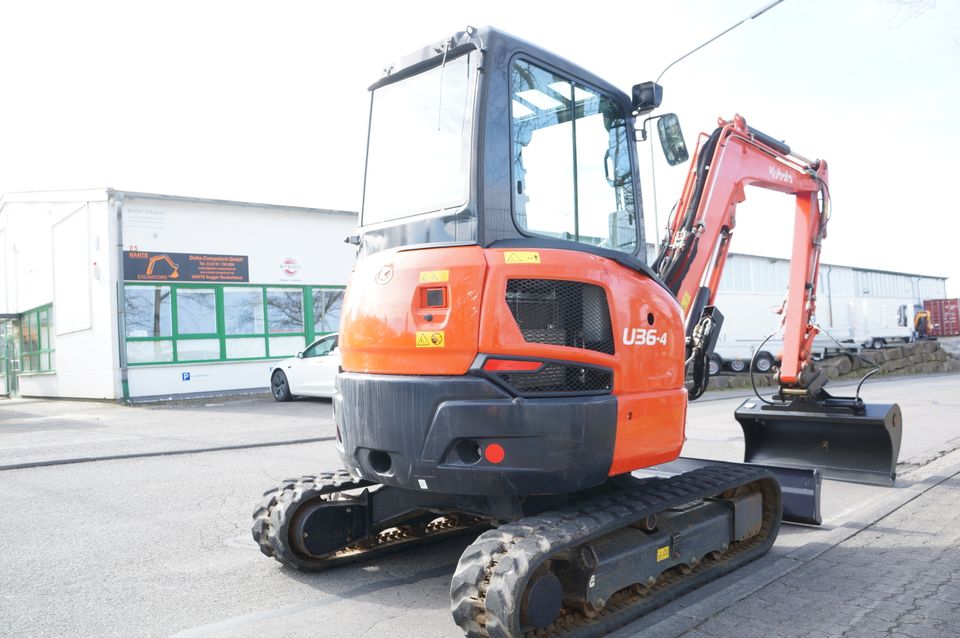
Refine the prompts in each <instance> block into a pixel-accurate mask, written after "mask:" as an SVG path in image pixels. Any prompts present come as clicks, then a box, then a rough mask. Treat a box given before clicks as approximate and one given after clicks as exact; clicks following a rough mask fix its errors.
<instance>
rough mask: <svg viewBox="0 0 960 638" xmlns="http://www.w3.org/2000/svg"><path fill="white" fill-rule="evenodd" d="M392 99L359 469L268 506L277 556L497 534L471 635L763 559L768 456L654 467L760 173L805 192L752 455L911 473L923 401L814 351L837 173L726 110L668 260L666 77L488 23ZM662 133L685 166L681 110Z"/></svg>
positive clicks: (482, 572)
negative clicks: (646, 185)
mask: <svg viewBox="0 0 960 638" xmlns="http://www.w3.org/2000/svg"><path fill="white" fill-rule="evenodd" d="M371 92H372V106H371V114H370V123H369V137H368V148H367V164H366V179H365V187H364V202H363V211H362V219H361V228H360V233H359V234H358V235H357V236H355V237H352V238H350V239H351V241H353V242H354V243H356V244H357V245H358V246H359V255H358V261H357V264H356V268H355V270H354V273H353V277H352V279H351V282H350V285H349V288H348V289H347V293H346V298H345V301H344V306H343V312H342V323H341V334H340V348H341V351H342V356H343V370H344V372H343V373H342V374H341V375H340V376H339V378H338V381H337V393H336V396H335V398H334V410H335V420H336V427H337V447H338V449H339V451H340V455H341V457H342V460H343V462H344V464H345V467H346V469H345V470H340V471H336V472H329V473H325V474H320V475H317V476H307V477H302V478H299V479H293V480H290V481H285V482H283V483H282V484H281V485H279V486H278V487H277V488H275V489H274V490H271V491H269V492H267V493H266V494H265V499H264V501H263V502H262V504H261V505H260V506H259V507H258V508H257V510H256V511H255V513H254V525H253V536H254V538H255V540H256V541H257V542H258V543H259V545H260V548H261V549H262V551H263V552H264V553H265V554H267V555H268V556H273V557H274V558H276V559H277V560H278V561H280V562H281V563H283V564H284V565H287V566H290V567H293V568H296V569H301V570H320V569H326V568H328V567H332V566H335V565H339V564H343V563H346V562H351V561H354V560H358V559H365V558H368V557H374V556H377V555H380V554H381V553H384V552H388V551H393V550H396V549H399V548H401V547H404V546H411V545H415V544H419V543H423V542H432V541H433V539H437V538H441V537H443V536H444V535H448V534H455V533H462V532H464V531H467V530H471V529H474V528H476V529H481V528H482V527H483V526H486V527H490V526H493V529H489V530H488V531H486V532H484V533H482V534H481V535H480V536H479V537H478V538H477V540H476V541H475V542H474V543H473V544H471V545H470V546H469V547H467V549H466V550H465V551H464V553H463V555H462V557H461V558H460V562H459V564H458V566H457V568H456V572H455V574H454V576H453V581H452V584H451V599H452V600H451V605H452V611H453V616H454V620H455V621H456V623H457V624H458V625H459V626H460V627H461V628H462V630H463V631H464V632H465V633H466V634H467V635H469V636H475V637H479V636H490V637H493V636H497V637H508V636H509V637H513V636H521V635H528V634H529V635H537V636H581V635H597V634H602V633H605V632H607V631H609V630H610V629H612V628H614V627H616V626H619V625H622V624H624V623H626V622H628V621H630V620H632V619H634V618H636V617H637V616H639V615H641V614H643V613H645V612H646V611H648V610H650V609H652V608H654V607H656V606H659V605H662V604H664V603H665V602H667V601H669V600H671V599H673V598H675V597H677V596H678V595H680V594H681V593H683V592H685V591H688V590H690V589H692V588H694V587H697V586H699V585H701V584H703V583H705V582H707V581H709V580H711V579H714V578H716V577H717V576H719V575H721V574H723V573H726V572H729V571H731V570H733V569H735V568H737V567H738V566H740V565H743V564H744V563H746V562H748V561H750V560H753V559H754V558H756V557H758V556H760V555H762V554H763V553H764V552H766V551H767V549H769V547H770V546H771V545H772V544H773V542H774V540H775V538H776V535H777V532H778V530H779V526H780V517H781V507H782V501H781V490H780V487H779V484H778V482H777V480H776V478H775V477H774V475H773V474H772V473H771V472H770V471H768V470H767V469H764V467H762V466H757V465H753V464H748V463H744V464H718V465H706V466H703V467H700V468H699V469H696V470H694V471H691V472H686V473H682V474H679V475H677V476H674V477H671V478H647V479H638V478H634V477H633V476H632V475H631V472H632V471H634V470H638V469H642V468H648V467H650V466H654V465H658V464H661V463H665V462H668V461H672V460H673V459H675V458H677V456H678V455H679V453H680V449H681V446H682V445H683V442H684V423H685V416H686V408H687V400H688V396H695V395H697V394H699V393H700V392H702V390H703V387H705V385H706V380H707V379H706V377H707V373H706V372H705V370H706V367H707V366H706V362H707V360H708V357H709V355H710V354H711V351H712V345H713V342H714V341H715V338H716V334H717V332H718V330H719V326H720V322H721V321H722V317H721V315H720V313H719V311H717V310H716V309H715V308H714V307H713V306H712V301H713V296H714V294H715V292H716V290H717V284H718V282H719V279H720V275H721V273H722V271H723V265H724V260H725V258H726V255H727V249H728V247H729V242H730V238H731V234H732V231H733V228H734V213H735V209H736V205H737V203H739V202H741V201H743V199H744V192H743V191H744V187H745V186H749V185H755V186H761V187H764V188H771V189H774V190H778V191H781V192H784V193H788V194H791V195H794V196H795V198H796V203H797V207H796V217H795V222H794V236H795V242H794V249H793V261H792V274H791V278H790V288H789V296H788V299H787V302H786V305H785V309H784V323H785V330H786V333H785V337H784V343H785V350H784V353H783V366H782V368H781V369H780V372H779V383H780V387H779V391H778V393H777V394H776V395H775V396H774V397H771V398H762V397H760V396H759V395H758V398H757V399H755V400H751V401H748V402H746V403H745V404H744V405H743V406H741V408H740V409H739V410H738V414H737V417H738V419H740V420H741V422H742V423H744V431H745V436H746V438H747V443H748V444H747V448H748V454H754V456H766V457H769V458H768V460H769V459H775V460H776V461H777V462H779V463H782V464H785V465H791V464H792V465H799V466H803V465H809V464H810V463H811V462H813V463H814V464H816V465H818V466H821V467H823V468H824V469H825V471H828V472H833V471H836V472H837V473H839V474H841V475H843V476H844V478H854V479H862V478H863V477H864V476H866V477H867V478H868V479H869V478H871V477H873V476H874V475H876V474H877V467H876V466H878V465H882V463H875V462H874V461H875V460H876V459H877V458H881V459H884V460H885V462H886V463H887V464H888V466H889V467H887V469H886V474H885V479H884V480H886V481H889V480H891V479H892V472H893V470H892V465H890V464H891V463H895V461H896V453H897V448H898V446H899V432H900V422H899V409H898V408H897V407H896V406H874V405H864V403H863V402H862V401H861V400H860V399H859V397H854V398H849V399H838V398H833V397H830V396H828V395H826V393H825V392H824V391H823V389H822V386H823V377H822V375H820V374H819V373H818V372H817V371H816V369H815V368H814V367H813V364H812V362H811V359H810V344H811V341H812V339H813V337H814V335H815V333H816V328H815V324H814V310H815V303H816V284H817V266H818V261H819V254H820V243H821V241H822V239H823V238H824V237H825V230H826V221H827V218H828V216H829V191H828V187H827V167H826V164H825V163H824V162H823V161H809V160H806V159H803V158H801V157H800V156H799V155H797V154H795V153H792V152H791V151H790V149H789V148H788V147H787V146H786V145H785V144H783V143H782V142H778V141H776V140H774V139H772V138H770V137H768V136H766V135H763V134H761V133H759V132H757V131H756V130H754V129H752V128H750V127H749V126H747V124H746V123H745V122H744V120H743V119H742V118H740V117H736V118H734V119H733V120H731V121H726V122H721V124H720V126H719V127H718V128H717V130H716V131H715V132H714V133H713V134H712V135H709V136H704V137H703V138H702V139H701V143H700V144H699V145H698V148H697V151H696V154H695V157H694V161H693V163H692V166H691V169H690V173H689V176H688V178H687V182H686V185H685V188H684V191H683V195H682V197H681V198H680V201H679V204H678V206H677V208H676V211H677V212H676V214H675V216H674V219H673V221H672V223H671V226H670V229H669V234H668V236H667V238H666V240H665V242H664V245H663V247H662V250H661V252H660V255H659V257H658V258H657V260H656V262H655V264H654V266H653V267H652V268H651V267H650V266H648V265H647V264H646V262H645V259H644V245H645V244H644V236H643V215H642V208H641V200H640V193H639V188H638V178H637V176H638V166H637V156H636V152H635V146H636V131H635V128H634V122H635V121H636V119H637V118H638V117H641V116H643V115H645V114H647V113H649V112H650V111H652V110H653V109H654V108H655V107H657V106H658V105H659V103H660V96H661V90H660V87H659V86H657V85H656V84H654V83H646V84H641V85H637V86H636V87H634V90H633V96H632V99H631V97H630V96H628V95H626V94H624V93H622V92H621V91H619V90H618V89H617V88H616V87H614V86H612V85H611V84H609V83H608V82H605V81H604V80H602V79H601V78H599V77H597V76H595V75H593V74H591V73H588V72H587V71H585V70H584V69H582V68H580V67H578V66H576V65H574V64H571V63H570V62H568V61H566V60H563V59H561V58H559V57H557V56H555V55H552V54H550V53H548V52H546V51H544V50H542V49H540V48H537V47H535V46H533V45H531V44H529V43H527V42H524V41H522V40H519V39H516V38H514V37H511V36H509V35H507V34H505V33H503V32H500V31H497V30H495V29H490V28H484V29H479V30H475V29H468V30H467V31H465V32H462V33H458V34H456V35H454V36H453V37H451V38H450V39H448V40H445V41H442V42H440V43H438V44H435V45H432V46H429V47H427V48H424V49H422V50H420V51H417V52H416V53H414V54H413V55H411V56H409V57H407V58H404V59H401V60H399V61H398V62H397V63H396V64H394V65H392V66H390V67H388V68H387V69H386V71H385V74H384V76H383V77H382V78H381V79H380V80H379V81H378V82H376V83H375V84H374V85H373V86H372V87H371ZM657 127H658V131H659V133H660V138H661V143H662V144H663V146H664V149H665V151H666V153H667V156H668V159H669V160H670V161H671V162H672V163H679V162H680V161H683V160H684V159H685V156H686V150H685V146H684V144H683V139H682V135H680V132H679V127H678V124H677V122H676V118H675V117H674V116H664V117H661V118H659V120H658V122H657ZM687 370H689V373H687V372H686V371H687ZM687 384H688V385H689V386H690V388H689V390H688V388H687V387H686V385H687ZM784 442H785V443H784ZM877 442H879V443H880V444H881V445H878V447H877V448H876V449H873V450H872V452H870V451H865V450H864V449H860V448H858V447H857V445H859V444H863V445H861V447H870V446H873V445H875V444H876V443H877ZM811 446H812V447H811ZM891 455H892V460H891ZM748 460H749V459H748ZM858 464H866V465H868V466H870V467H868V468H866V470H867V472H866V474H858V472H859V471H860V470H862V469H864V468H861V467H858ZM881 474H883V472H881Z"/></svg>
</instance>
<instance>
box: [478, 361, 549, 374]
mask: <svg viewBox="0 0 960 638" xmlns="http://www.w3.org/2000/svg"><path fill="white" fill-rule="evenodd" d="M541 366H543V364H542V363H541V362H539V361H517V360H515V359H487V360H486V361H485V362H484V364H483V369H484V370H490V371H491V372H531V371H533V370H539V369H540V367H541Z"/></svg>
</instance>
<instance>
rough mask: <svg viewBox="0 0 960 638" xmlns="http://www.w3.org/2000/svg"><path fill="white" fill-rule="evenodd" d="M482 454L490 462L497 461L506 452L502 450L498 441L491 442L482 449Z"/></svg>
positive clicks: (501, 458)
mask: <svg viewBox="0 0 960 638" xmlns="http://www.w3.org/2000/svg"><path fill="white" fill-rule="evenodd" d="M483 455H484V456H485V457H487V460H488V461H490V462H491V463H499V462H500V461H502V460H503V457H504V456H506V452H504V451H503V446H502V445H500V444H499V443H491V444H490V445H488V446H487V447H486V449H484V450H483Z"/></svg>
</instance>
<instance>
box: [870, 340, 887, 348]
mask: <svg viewBox="0 0 960 638" xmlns="http://www.w3.org/2000/svg"><path fill="white" fill-rule="evenodd" d="M885 345H886V342H885V341H884V340H883V339H881V338H880V337H875V338H874V340H873V341H871V342H870V347H871V348H873V349H874V350H879V349H880V348H882V347H883V346H885Z"/></svg>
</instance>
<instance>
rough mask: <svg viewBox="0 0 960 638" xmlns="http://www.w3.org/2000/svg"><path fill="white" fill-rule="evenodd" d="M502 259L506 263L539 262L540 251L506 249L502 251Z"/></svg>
mask: <svg viewBox="0 0 960 638" xmlns="http://www.w3.org/2000/svg"><path fill="white" fill-rule="evenodd" d="M503 261H505V262H506V263H508V264H539V263H540V253H538V252H533V251H530V250H519V251H517V250H508V251H507V252H505V253H503Z"/></svg>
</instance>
